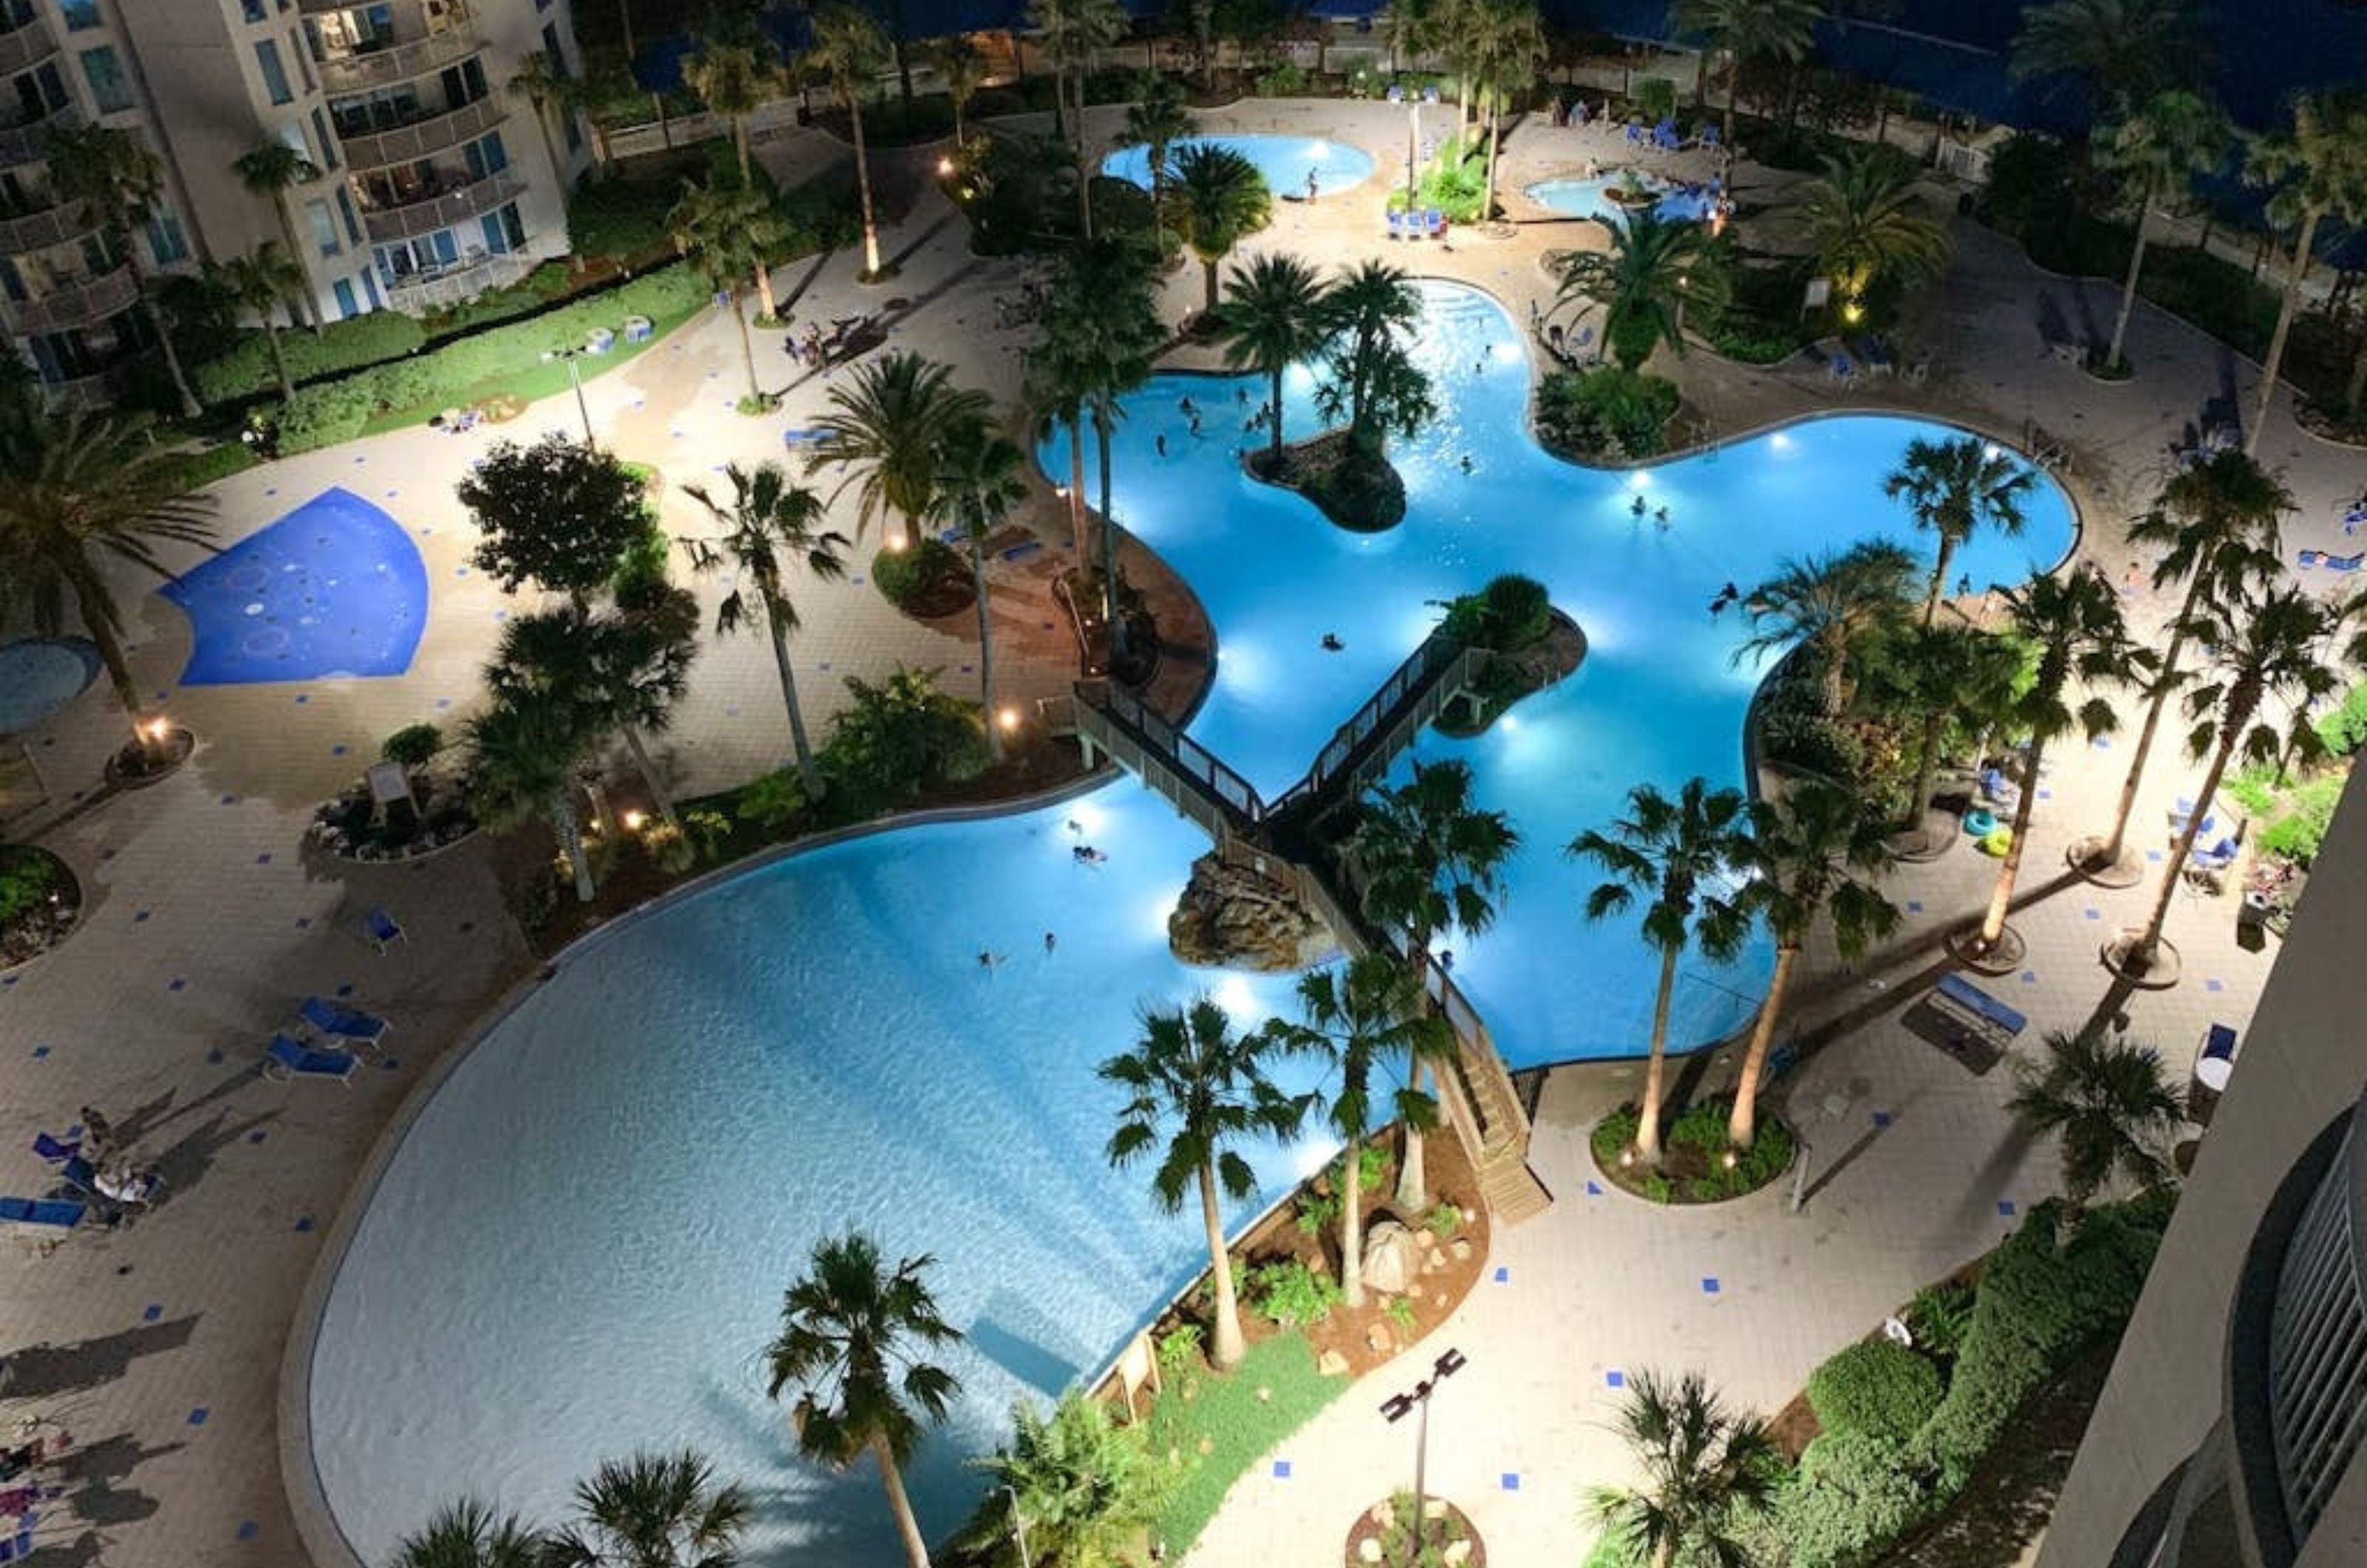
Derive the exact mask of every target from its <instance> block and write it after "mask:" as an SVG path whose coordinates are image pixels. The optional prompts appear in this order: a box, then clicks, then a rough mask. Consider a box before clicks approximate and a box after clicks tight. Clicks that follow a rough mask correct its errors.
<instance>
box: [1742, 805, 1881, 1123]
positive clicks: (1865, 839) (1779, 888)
mask: <svg viewBox="0 0 2367 1568" xmlns="http://www.w3.org/2000/svg"><path fill="white" fill-rule="evenodd" d="M1892 861H1893V856H1892V854H1891V852H1890V845H1889V842H1888V840H1887V837H1886V834H1885V831H1884V824H1883V821H1882V818H1881V814H1880V813H1878V812H1875V811H1873V810H1869V809H1868V808H1867V803H1866V802H1865V801H1864V800H1863V799H1862V798H1860V797H1859V796H1858V795H1855V794H1854V793H1852V791H1850V790H1848V789H1846V788H1844V787H1842V786H1841V785H1840V784H1825V783H1820V782H1818V781H1814V780H1810V781H1806V782H1804V783H1801V784H1795V785H1793V786H1792V787H1791V788H1790V789H1789V790H1787V791H1786V792H1785V793H1784V797H1783V799H1782V800H1781V801H1780V802H1779V801H1767V800H1755V801H1752V802H1751V803H1750V836H1749V837H1748V838H1747V839H1745V840H1743V844H1742V857H1741V861H1740V865H1741V868H1742V869H1744V870H1746V871H1748V872H1750V873H1751V874H1753V875H1754V877H1755V878H1756V880H1754V881H1753V882H1752V883H1751V885H1750V889H1749V891H1748V892H1747V893H1746V895H1745V899H1746V902H1747V903H1748V905H1749V907H1750V912H1751V913H1752V914H1755V915H1757V916H1758V917H1760V918H1761V919H1764V920H1765V921H1766V922H1767V931H1768V934H1770V935H1771V936H1772V937H1773V938H1774V939H1775V974H1774V976H1773V977H1772V979H1770V980H1769V981H1768V982H1767V999H1766V1000H1765V1001H1763V1002H1761V1004H1760V1005H1759V1019H1758V1021H1757V1023H1756V1024H1754V1025H1753V1026H1752V1028H1751V1031H1750V1048H1749V1049H1748V1050H1746V1051H1745V1052H1744V1053H1743V1056H1742V1077H1741V1081H1740V1082H1739V1083H1738V1084H1737V1085H1736V1086H1735V1090H1734V1111H1733V1113H1732V1114H1731V1115H1729V1116H1728V1117H1727V1123H1726V1135H1727V1141H1728V1142H1730V1143H1732V1144H1733V1145H1734V1146H1735V1147H1737V1148H1740V1149H1747V1148H1749V1147H1750V1144H1751V1140H1752V1139H1754V1138H1755V1137H1757V1136H1758V1109H1759V1079H1760V1077H1761V1074H1762V1073H1763V1072H1764V1071H1765V1070H1766V1066H1767V1048H1768V1045H1769V1043H1771V1042H1772V1041H1773V1040H1774V1038H1775V1022H1776V1020H1777V1019H1778V1018H1779V1017H1781V1016H1782V1014H1783V1010H1784V996H1785V993H1786V992H1787V991H1788V990H1789V988H1790V987H1791V983H1792V966H1793V965H1794V964H1796V963H1797V962H1798V961H1799V957H1800V951H1801V949H1803V948H1805V947H1806V945H1807V942H1808V932H1809V931H1810V930H1811V929H1812V928H1813V927H1814V926H1815V925H1816V923H1817V917H1818V915H1820V914H1822V913H1824V912H1825V911H1826V910H1830V911H1831V912H1832V917H1833V941H1834V945H1835V946H1837V947H1838V948H1840V954H1841V958H1842V960H1843V961H1844V962H1846V963H1855V962H1856V961H1857V959H1858V957H1859V955H1860V954H1862V953H1864V952H1865V950H1866V948H1867V946H1868V945H1869V944H1871V943H1873V942H1877V941H1879V940H1881V939H1883V938H1885V937H1887V936H1889V935H1890V933H1891V932H1892V931H1896V930H1897V929H1898V910H1897V907H1895V906H1894V905H1893V904H1892V903H1891V902H1890V900H1889V899H1887V898H1886V897H1883V896H1882V894H1881V892H1880V891H1879V890H1878V889H1877V888H1875V886H1874V884H1873V882H1872V881H1871V880H1869V879H1870V878H1872V877H1875V876H1879V875H1881V874H1883V873H1885V872H1886V871H1888V870H1889V869H1890V866H1891V864H1892Z"/></svg>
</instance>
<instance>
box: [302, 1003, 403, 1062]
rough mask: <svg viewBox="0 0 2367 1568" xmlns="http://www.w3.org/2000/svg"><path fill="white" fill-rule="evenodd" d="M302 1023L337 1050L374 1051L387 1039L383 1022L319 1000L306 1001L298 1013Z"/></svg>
mask: <svg viewBox="0 0 2367 1568" xmlns="http://www.w3.org/2000/svg"><path fill="white" fill-rule="evenodd" d="M298 1011H299V1013H300V1015H301V1016H302V1018H303V1020H304V1021H305V1022H306V1023H308V1024H310V1025H311V1026H312V1027H313V1028H314V1029H317V1030H319V1031H320V1032H322V1033H323V1034H325V1035H327V1036H328V1037H329V1039H330V1041H331V1042H332V1043H334V1045H335V1046H336V1048H337V1049H339V1050H344V1051H351V1050H354V1049H356V1048H357V1047H358V1048H362V1049H374V1048H375V1047H376V1046H377V1045H378V1044H379V1042H380V1041H382V1040H384V1039H385V1038H386V1035H387V1030H388V1028H389V1027H390V1025H389V1024H388V1023H387V1021H386V1020H384V1019H382V1018H379V1017H378V1016H377V1015H375V1014H373V1013H367V1012H364V1011H362V1010H361V1009H359V1008H349V1007H345V1006H343V1005H341V1004H339V1003H336V1002H333V1001H328V1000H325V999H324V998H320V997H306V998H304V1005H303V1006H302V1007H301V1008H300V1009H299V1010H298Z"/></svg>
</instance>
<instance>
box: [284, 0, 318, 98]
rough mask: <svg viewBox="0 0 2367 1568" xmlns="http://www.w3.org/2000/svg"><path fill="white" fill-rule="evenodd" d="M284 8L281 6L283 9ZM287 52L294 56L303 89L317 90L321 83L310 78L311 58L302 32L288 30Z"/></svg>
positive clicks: (308, 90) (307, 90)
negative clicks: (302, 79)
mask: <svg viewBox="0 0 2367 1568" xmlns="http://www.w3.org/2000/svg"><path fill="white" fill-rule="evenodd" d="M285 8H286V7H284V6H283V7H282V9H283V10H284V9H285ZM288 52H289V53H290V54H292V55H294V56H295V57H296V72H297V74H299V75H300V76H302V77H303V78H304V90H305V91H306V92H308V93H310V92H314V91H317V90H318V89H319V87H320V85H321V84H320V83H318V82H315V81H314V80H312V59H311V54H310V53H309V52H308V51H306V50H305V48H304V35H303V34H302V33H300V32H290V33H289V35H288Z"/></svg>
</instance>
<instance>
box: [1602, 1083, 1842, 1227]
mask: <svg viewBox="0 0 2367 1568" xmlns="http://www.w3.org/2000/svg"><path fill="white" fill-rule="evenodd" d="M1733 1110H1734V1100H1733V1099H1732V1097H1730V1096H1726V1095H1720V1096H1718V1097H1717V1098H1716V1099H1714V1100H1700V1101H1697V1102H1695V1103H1694V1104H1693V1105H1692V1106H1689V1107H1687V1108H1686V1110H1685V1112H1684V1114H1682V1115H1681V1116H1679V1117H1677V1118H1676V1119H1675V1120H1674V1121H1672V1122H1669V1123H1668V1126H1667V1129H1666V1131H1665V1132H1664V1133H1663V1134H1662V1135H1661V1139H1660V1163H1659V1166H1658V1167H1657V1168H1655V1167H1652V1166H1648V1165H1645V1164H1644V1163H1642V1162H1641V1161H1636V1160H1631V1158H1630V1153H1629V1151H1630V1150H1631V1149H1632V1148H1633V1147H1634V1145H1635V1142H1636V1133H1637V1129H1638V1128H1639V1127H1640V1126H1641V1125H1642V1124H1643V1122H1642V1117H1641V1116H1640V1115H1639V1114H1638V1112H1637V1108H1636V1106H1635V1105H1634V1104H1632V1103H1630V1104H1627V1105H1623V1106H1621V1107H1620V1108H1619V1109H1618V1110H1616V1111H1612V1112H1611V1113H1610V1114H1609V1115H1607V1116H1605V1117H1603V1120H1602V1121H1600V1122H1596V1123H1595V1124H1594V1130H1593V1132H1591V1134H1588V1136H1587V1143H1588V1145H1589V1146H1590V1147H1591V1148H1592V1150H1593V1151H1594V1163H1595V1165H1596V1167H1597V1168H1600V1169H1601V1170H1602V1172H1603V1179H1604V1180H1605V1181H1608V1182H1610V1183H1612V1184H1613V1185H1614V1186H1615V1187H1617V1188H1618V1189H1619V1190H1621V1191H1623V1192H1630V1193H1633V1194H1634V1195H1635V1196H1637V1197H1638V1198H1642V1199H1644V1200H1646V1201H1648V1202H1653V1203H1675V1204H1688V1203H1724V1202H1727V1201H1731V1200H1733V1199H1736V1198H1741V1197H1745V1196H1747V1195H1748V1194H1750V1193H1752V1192H1756V1191H1758V1190H1760V1189H1761V1188H1762V1187H1765V1186H1767V1185H1768V1184H1769V1183H1771V1182H1772V1181H1774V1180H1775V1179H1777V1178H1778V1177H1780V1176H1782V1175H1783V1174H1784V1172H1785V1171H1787V1170H1789V1169H1790V1168H1792V1160H1793V1157H1794V1156H1795V1155H1796V1154H1797V1152H1798V1140H1797V1139H1796V1138H1795V1136H1794V1135H1793V1133H1792V1129H1791V1128H1790V1126H1788V1125H1787V1124H1786V1123H1785V1122H1784V1120H1783V1118H1781V1117H1779V1116H1776V1115H1774V1114H1772V1112H1770V1111H1765V1110H1763V1109H1762V1110H1761V1111H1760V1112H1759V1117H1758V1125H1757V1135H1756V1136H1755V1137H1754V1138H1753V1139H1752V1141H1751V1145H1750V1148H1748V1149H1744V1150H1740V1151H1736V1152H1734V1153H1733V1163H1731V1164H1728V1163H1727V1156H1728V1153H1729V1149H1728V1145H1727V1136H1726V1134H1727V1117H1728V1116H1730V1115H1731V1114H1732V1113H1733Z"/></svg>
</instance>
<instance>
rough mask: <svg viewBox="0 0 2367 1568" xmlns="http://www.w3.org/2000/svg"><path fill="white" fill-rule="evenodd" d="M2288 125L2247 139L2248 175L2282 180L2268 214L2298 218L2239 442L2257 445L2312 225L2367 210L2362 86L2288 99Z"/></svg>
mask: <svg viewBox="0 0 2367 1568" xmlns="http://www.w3.org/2000/svg"><path fill="white" fill-rule="evenodd" d="M2244 173H2245V177H2246V178H2248V179H2249V180H2251V181H2253V182H2254V183H2256V184H2260V185H2276V186H2278V187H2279V188H2278V189H2277V192H2276V194H2275V195H2274V196H2272V197H2271V198H2270V201H2269V215H2270V217H2271V218H2272V219H2274V220H2276V221H2277V222H2279V223H2280V224H2284V223H2297V224H2298V225H2299V231H2298V232H2297V233H2296V234H2295V235H2294V236H2293V261H2292V264H2291V265H2289V266H2287V268H2286V269H2285V288H2284V302H2283V303H2282V305H2280V306H2279V307H2278V308H2277V324H2276V329H2275V331H2273V332H2272V333H2270V334H2269V352H2268V355H2267V357H2266V358H2265V359H2264V360H2263V361H2262V363H2261V367H2260V397H2259V406H2258V407H2256V408H2255V409H2254V410H2253V411H2252V428H2251V429H2250V430H2249V431H2248V432H2246V433H2245V436H2244V450H2245V451H2247V452H2254V451H2258V450H2259V445H2260V432H2261V430H2262V429H2263V428H2264V427H2265V426H2266V425H2267V423H2268V418H2269V405H2270V404H2271V402H2272V401H2273V400H2275V398H2276V393H2277V372H2278V371H2279V370H2280V369H2281V368H2282V367H2283V365H2284V357H2285V340H2286V338H2287V337H2288V336H2289V335H2290V334H2291V333H2292V332H2293V312H2294V311H2295V310H2298V309H2299V308H2300V306H2301V282H2302V278H2303V277H2304V276H2306V275H2307V273H2308V271H2309V266H2310V263H2311V262H2312V261H2313V260H2315V259H2316V248H2315V247H2316V243H2317V226H2318V224H2319V223H2321V222H2323V221H2324V220H2326V219H2327V218H2329V217H2333V218H2339V219H2342V220H2345V221H2348V222H2352V223H2356V222H2358V221H2360V220H2361V219H2362V218H2367V93H2361V92H2358V91H2355V90H2354V91H2344V92H2328V93H2307V94H2304V95H2303V96H2301V97H2299V98H2297V99H2295V100H2294V102H2293V130H2291V131H2289V132H2287V133H2285V134H2282V135H2279V136H2271V137H2267V138H2263V139H2261V140H2259V141H2254V142H2253V143H2252V147H2251V155H2250V157H2249V158H2248V160H2247V161H2246V164H2245V170H2244Z"/></svg>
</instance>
